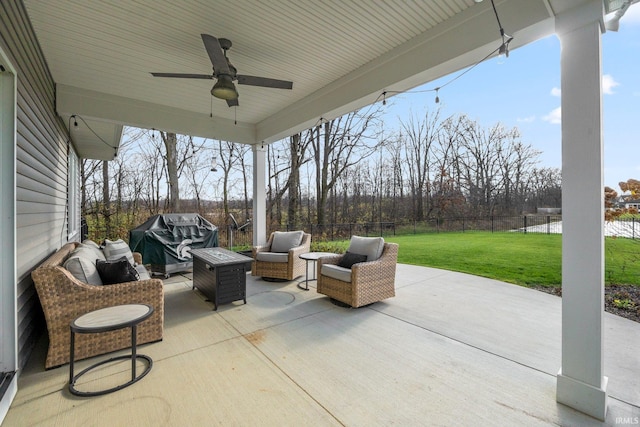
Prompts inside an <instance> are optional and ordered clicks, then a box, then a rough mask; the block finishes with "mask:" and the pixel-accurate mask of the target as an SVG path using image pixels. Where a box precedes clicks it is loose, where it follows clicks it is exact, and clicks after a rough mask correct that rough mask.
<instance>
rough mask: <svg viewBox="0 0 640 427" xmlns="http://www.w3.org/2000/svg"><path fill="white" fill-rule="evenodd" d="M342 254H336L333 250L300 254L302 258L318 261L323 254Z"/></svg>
mask: <svg viewBox="0 0 640 427" xmlns="http://www.w3.org/2000/svg"><path fill="white" fill-rule="evenodd" d="M335 255H340V254H335V253H333V252H307V253H304V254H300V258H302V259H306V260H308V261H317V260H318V258H322V257H323V256H335Z"/></svg>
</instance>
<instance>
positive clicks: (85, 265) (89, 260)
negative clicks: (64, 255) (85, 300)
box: [63, 246, 102, 285]
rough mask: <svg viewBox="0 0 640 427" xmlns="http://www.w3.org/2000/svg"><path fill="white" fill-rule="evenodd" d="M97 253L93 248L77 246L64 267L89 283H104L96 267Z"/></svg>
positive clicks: (80, 279)
mask: <svg viewBox="0 0 640 427" xmlns="http://www.w3.org/2000/svg"><path fill="white" fill-rule="evenodd" d="M95 260H96V254H95V253H94V251H93V250H92V249H91V248H83V247H82V246H80V247H78V248H76V249H75V250H74V251H73V252H72V253H71V255H69V258H68V259H67V260H66V261H65V262H64V265H63V267H64V268H65V269H66V270H67V271H68V272H69V273H71V274H72V275H73V277H75V278H76V279H78V280H79V281H81V282H84V283H86V284H88V285H102V279H100V275H99V274H98V270H97V269H96V261H95Z"/></svg>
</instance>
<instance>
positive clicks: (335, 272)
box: [320, 264, 351, 283]
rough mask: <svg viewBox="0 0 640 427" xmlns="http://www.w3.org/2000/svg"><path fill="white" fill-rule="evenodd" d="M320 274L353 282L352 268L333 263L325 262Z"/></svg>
mask: <svg viewBox="0 0 640 427" xmlns="http://www.w3.org/2000/svg"><path fill="white" fill-rule="evenodd" d="M320 274H322V275H323V276H327V277H331V278H333V279H336V280H341V281H343V282H347V283H351V269H350V268H344V267H340V266H338V265H333V264H323V265H322V269H321V270H320Z"/></svg>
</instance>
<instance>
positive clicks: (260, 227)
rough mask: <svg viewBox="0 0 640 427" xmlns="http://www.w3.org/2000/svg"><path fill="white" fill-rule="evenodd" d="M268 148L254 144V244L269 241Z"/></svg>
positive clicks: (262, 243)
mask: <svg viewBox="0 0 640 427" xmlns="http://www.w3.org/2000/svg"><path fill="white" fill-rule="evenodd" d="M265 154H266V148H265V147H264V146H263V145H259V144H256V145H254V146H253V221H252V227H253V244H254V245H255V246H258V245H264V244H265V243H267V192H266V180H267V168H266V164H267V161H266V155H265Z"/></svg>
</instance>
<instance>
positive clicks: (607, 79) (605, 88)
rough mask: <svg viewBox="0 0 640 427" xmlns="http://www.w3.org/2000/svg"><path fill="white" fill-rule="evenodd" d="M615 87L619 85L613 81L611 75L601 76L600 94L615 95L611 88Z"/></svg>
mask: <svg viewBox="0 0 640 427" xmlns="http://www.w3.org/2000/svg"><path fill="white" fill-rule="evenodd" d="M616 86H620V83H618V82H617V81H615V80H614V79H613V76H612V75H611V74H604V75H603V76H602V93H604V94H606V95H612V94H614V93H615V92H614V91H613V88H614V87H616Z"/></svg>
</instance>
